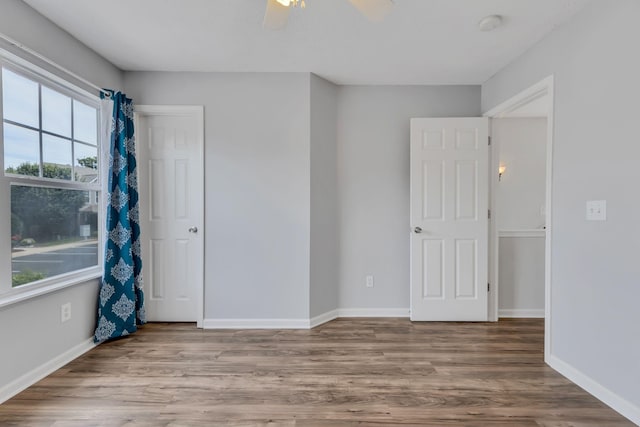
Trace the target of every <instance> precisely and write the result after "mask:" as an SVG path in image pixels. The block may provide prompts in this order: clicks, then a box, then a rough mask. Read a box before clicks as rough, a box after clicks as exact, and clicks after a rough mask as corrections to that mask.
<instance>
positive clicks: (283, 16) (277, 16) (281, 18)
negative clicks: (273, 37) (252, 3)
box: [262, 0, 291, 30]
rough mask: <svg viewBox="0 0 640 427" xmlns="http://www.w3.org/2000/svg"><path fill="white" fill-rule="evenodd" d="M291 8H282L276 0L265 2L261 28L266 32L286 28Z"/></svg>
mask: <svg viewBox="0 0 640 427" xmlns="http://www.w3.org/2000/svg"><path fill="white" fill-rule="evenodd" d="M290 12H291V7H289V6H283V5H282V4H280V3H279V2H278V1H277V0H267V10H266V11H265V13H264V21H263V22H262V26H263V27H264V28H266V29H268V30H281V29H283V28H284V27H286V26H287V19H289V13H290Z"/></svg>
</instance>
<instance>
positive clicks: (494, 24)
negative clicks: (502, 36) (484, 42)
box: [478, 15, 502, 31]
mask: <svg viewBox="0 0 640 427" xmlns="http://www.w3.org/2000/svg"><path fill="white" fill-rule="evenodd" d="M500 25H502V16H500V15H489V16H485V17H484V18H482V19H481V20H480V22H478V28H480V31H493V30H495V29H496V28H498V27H499V26H500Z"/></svg>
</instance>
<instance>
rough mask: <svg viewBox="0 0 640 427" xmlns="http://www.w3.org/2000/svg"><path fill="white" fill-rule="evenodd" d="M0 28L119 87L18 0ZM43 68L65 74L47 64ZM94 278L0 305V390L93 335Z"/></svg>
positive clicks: (105, 67)
mask: <svg viewBox="0 0 640 427" xmlns="http://www.w3.org/2000/svg"><path fill="white" fill-rule="evenodd" d="M0 33H3V34H5V35H7V36H10V37H11V38H13V39H15V40H17V41H19V42H21V43H22V44H25V45H27V46H29V47H30V48H32V49H34V50H36V51H38V52H39V53H41V54H43V55H45V56H47V57H49V58H50V59H52V60H54V61H55V62H57V63H59V64H61V65H63V66H64V67H67V68H69V69H70V70H72V71H73V72H75V73H77V74H79V75H81V76H83V77H84V78H86V79H88V80H89V81H91V82H93V83H95V84H98V85H102V86H106V87H111V88H115V89H120V88H121V87H122V74H121V72H120V71H119V70H118V69H117V68H115V67H114V66H113V65H111V64H110V63H109V62H107V61H106V60H104V59H103V58H101V57H100V56H98V55H97V54H96V53H95V52H93V51H91V50H89V49H88V48H87V47H85V46H84V45H82V44H80V43H79V42H78V41H77V40H75V39H74V38H73V37H71V36H70V35H69V34H68V33H66V32H64V31H62V30H61V29H60V28H58V27H57V26H55V25H54V24H53V23H51V22H50V21H48V20H46V19H45V18H43V17H42V16H41V15H39V14H38V13H37V12H35V11H34V10H33V9H31V8H30V7H28V6H27V5H26V4H24V3H22V2H21V1H18V0H2V13H0ZM0 47H3V48H6V49H7V50H11V51H12V52H14V53H16V54H19V55H21V56H23V57H25V58H26V59H31V58H29V57H28V56H27V55H25V54H23V53H21V51H19V50H17V49H15V48H11V47H8V46H7V45H5V44H4V43H0ZM34 62H38V61H34ZM45 68H48V70H49V71H51V72H53V73H56V74H58V75H60V76H61V77H63V78H64V77H65V76H64V75H63V74H62V73H60V72H57V71H55V70H54V69H51V68H50V67H45ZM92 91H93V89H92ZM98 283H99V282H98V281H97V280H93V281H90V282H87V283H84V284H81V285H77V286H74V287H71V288H66V289H64V290H60V291H58V292H54V293H51V294H47V295H44V296H40V297H37V298H33V299H30V300H28V301H25V302H21V303H18V304H14V305H11V306H6V307H2V308H0V342H1V343H2V363H1V364H0V395H1V394H2V393H3V392H4V391H6V390H7V389H6V387H7V386H9V388H11V386H12V384H16V381H18V380H19V378H20V377H21V376H23V375H26V374H28V373H29V372H32V371H33V370H35V369H37V368H39V367H41V366H43V365H44V364H46V363H48V362H50V361H52V360H54V359H56V358H58V357H59V356H61V355H63V354H65V353H66V352H67V351H69V350H71V349H72V348H74V347H76V346H78V345H82V344H83V343H86V342H87V340H89V339H90V338H91V337H92V336H93V330H94V328H95V318H96V313H97V293H98ZM67 302H70V303H71V306H72V317H71V320H70V321H68V322H66V323H64V325H63V324H61V322H60V305H62V304H64V303H67ZM3 388H4V389H3Z"/></svg>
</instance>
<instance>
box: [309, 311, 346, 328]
mask: <svg viewBox="0 0 640 427" xmlns="http://www.w3.org/2000/svg"><path fill="white" fill-rule="evenodd" d="M338 313H339V312H338V310H331V311H327V312H326V313H322V314H320V315H318V316H315V317H312V318H311V320H310V322H309V323H310V324H309V327H310V328H315V327H316V326H320V325H322V324H323V323H327V322H330V321H332V320H333V319H337V318H338Z"/></svg>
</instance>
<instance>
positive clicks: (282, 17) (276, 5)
mask: <svg viewBox="0 0 640 427" xmlns="http://www.w3.org/2000/svg"><path fill="white" fill-rule="evenodd" d="M318 1H323V0H318ZM349 3H351V4H352V5H353V6H354V7H355V8H356V9H358V10H359V11H360V13H362V14H363V15H364V16H365V17H367V19H369V20H370V21H372V22H380V21H382V20H383V19H384V17H385V16H387V14H388V13H389V12H390V11H391V8H392V7H393V0H349ZM297 6H300V7H301V8H304V6H305V1H304V0H267V10H266V12H265V14H264V22H263V23H262V26H263V27H264V28H266V29H269V30H281V29H283V28H284V27H286V25H287V19H288V18H289V13H290V12H291V9H292V8H294V7H297Z"/></svg>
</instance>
